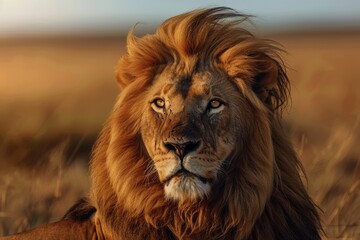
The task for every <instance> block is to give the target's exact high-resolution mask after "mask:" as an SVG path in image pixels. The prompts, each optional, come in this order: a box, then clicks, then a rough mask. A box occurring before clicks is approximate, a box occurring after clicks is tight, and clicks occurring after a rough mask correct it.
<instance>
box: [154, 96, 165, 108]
mask: <svg viewBox="0 0 360 240" xmlns="http://www.w3.org/2000/svg"><path fill="white" fill-rule="evenodd" d="M151 105H152V106H153V108H156V109H163V108H165V101H164V100H163V99H161V98H155V99H154V100H153V101H152V102H151Z"/></svg>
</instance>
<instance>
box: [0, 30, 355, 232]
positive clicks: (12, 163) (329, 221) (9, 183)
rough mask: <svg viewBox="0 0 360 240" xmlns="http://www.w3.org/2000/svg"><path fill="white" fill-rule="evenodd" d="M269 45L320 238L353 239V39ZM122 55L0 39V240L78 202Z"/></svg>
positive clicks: (61, 42) (89, 46)
mask: <svg viewBox="0 0 360 240" xmlns="http://www.w3.org/2000/svg"><path fill="white" fill-rule="evenodd" d="M273 38H275V39H276V40H278V41H279V42H280V43H282V44H283V45H284V47H285V49H286V50H287V51H288V54H287V55H285V56H284V57H285V61H286V62H287V63H288V65H289V67H290V68H291V69H289V75H290V78H291V80H292V83H293V84H292V86H293V87H292V96H293V102H292V105H291V106H289V110H288V111H287V112H285V114H284V115H285V118H286V119H287V122H288V126H289V130H290V132H291V136H292V138H293V140H294V143H295V145H296V147H297V149H298V151H299V154H300V156H301V158H302V160H303V163H304V166H305V168H306V171H307V175H308V186H309V191H310V193H311V195H312V196H313V197H314V199H315V201H316V202H317V203H318V204H319V206H320V207H321V208H322V209H323V211H324V213H323V219H324V226H325V230H326V232H327V233H328V237H329V238H330V239H360V227H359V224H360V217H359V216H360V196H359V194H360V148H359V146H360V144H359V143H360V126H359V121H360V94H359V93H358V92H359V91H360V64H359V63H360V34H357V33H348V34H340V33H332V34H323V35H321V34H316V35H313V34H293V35H289V34H288V35H281V36H280V35H277V36H273ZM124 47H125V46H124V39H122V38H83V39H81V38H78V39H53V40H49V39H48V40H17V41H14V40H0V174H1V175H0V236H1V235H2V234H7V233H10V232H15V231H19V230H23V229H27V228H29V227H34V226H36V225H38V224H41V223H44V222H48V221H53V220H56V219H58V218H59V217H60V216H61V215H62V214H63V213H64V212H65V210H66V209H67V208H68V207H69V206H70V205H71V203H72V202H73V201H74V200H75V199H76V198H78V197H79V196H81V195H83V194H85V193H86V190H87V188H88V177H87V170H86V167H85V166H86V159H87V154H88V152H89V151H90V146H91V144H92V142H93V141H94V139H95V137H96V134H97V133H98V131H99V130H100V129H101V126H102V123H103V122H104V121H105V119H106V117H107V116H108V115H109V112H110V111H111V107H112V105H113V103H114V101H115V99H116V94H117V92H118V89H117V86H116V82H115V79H114V77H113V75H114V74H113V72H114V65H115V64H116V62H117V60H118V58H119V57H120V55H121V54H122V53H123V52H124ZM84 143H86V144H84ZM69 149H70V150H69ZM78 152H82V153H83V154H77V153H78ZM79 158H80V160H79V161H75V160H73V159H79ZM69 159H70V160H69ZM81 159H85V160H84V161H81ZM69 162H74V163H73V164H72V165H71V167H70V168H68V167H67V166H68V165H69ZM74 183H76V184H74Z"/></svg>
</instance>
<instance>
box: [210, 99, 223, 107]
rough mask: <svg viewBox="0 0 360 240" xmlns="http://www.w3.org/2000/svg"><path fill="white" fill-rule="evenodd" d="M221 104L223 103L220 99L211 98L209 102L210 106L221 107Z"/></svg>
mask: <svg viewBox="0 0 360 240" xmlns="http://www.w3.org/2000/svg"><path fill="white" fill-rule="evenodd" d="M221 105H222V103H221V102H220V101H219V100H211V101H210V103H209V107H210V108H219V107H221Z"/></svg>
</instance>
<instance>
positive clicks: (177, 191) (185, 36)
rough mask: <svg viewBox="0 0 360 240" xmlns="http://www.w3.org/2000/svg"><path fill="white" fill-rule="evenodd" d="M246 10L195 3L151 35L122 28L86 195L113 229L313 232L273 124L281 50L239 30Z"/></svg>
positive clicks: (290, 156) (148, 234)
mask: <svg viewBox="0 0 360 240" xmlns="http://www.w3.org/2000/svg"><path fill="white" fill-rule="evenodd" d="M246 18H247V17H246V16H244V15H241V14H239V13H237V12H235V11H233V10H231V9H226V8H213V9H204V10H197V11H194V12H190V13H186V14H182V15H179V16H176V17H173V18H171V19H169V20H167V21H165V22H164V23H163V24H162V25H161V26H159V28H158V29H157V31H156V33H155V34H154V35H145V36H143V37H141V38H137V37H135V36H134V34H133V32H130V34H129V36H128V51H127V53H126V54H125V55H124V56H123V57H122V58H121V60H120V61H119V64H118V66H117V78H118V82H119V84H120V86H121V89H122V92H121V95H120V98H119V99H118V102H117V104H116V106H115V108H114V112H113V114H112V117H111V119H110V120H109V123H108V124H107V127H106V128H105V130H104V131H103V134H102V137H101V138H100V140H99V141H98V146H97V148H96V149H95V151H94V157H93V160H92V181H93V187H92V200H93V202H94V205H95V206H96V208H97V210H98V213H97V217H98V219H100V220H99V221H100V222H102V225H105V226H106V229H107V230H106V231H108V232H110V233H109V234H110V235H111V236H117V237H119V236H122V237H125V238H128V239H142V238H144V237H145V238H149V239H152V237H153V238H154V239H162V238H164V237H166V238H171V237H174V238H191V239H197V238H200V237H202V236H205V237H206V236H210V237H211V239H220V238H224V239H233V238H234V239H242V238H243V237H249V236H253V237H254V238H256V236H257V237H261V236H263V237H265V236H267V237H270V238H271V236H273V237H274V238H275V237H279V236H282V235H277V233H276V230H275V227H273V226H272V227H270V225H271V221H273V220H275V221H278V223H279V226H281V227H284V228H286V227H288V228H289V229H290V228H294V229H296V230H293V231H292V232H291V231H290V230H286V231H288V232H291V234H293V233H294V232H297V231H298V228H299V229H303V228H304V226H307V224H308V223H304V222H306V221H310V225H312V227H309V229H310V230H308V232H316V229H317V227H318V218H317V214H316V211H315V209H314V206H313V204H312V202H311V200H310V199H309V197H308V195H307V194H306V191H305V189H304V187H303V184H302V182H301V179H300V177H299V173H298V169H299V168H298V167H299V165H298V164H299V163H298V160H297V159H296V154H295V153H294V151H293V150H292V147H291V145H290V144H289V142H288V141H286V138H285V137H284V136H283V135H282V134H281V131H280V130H279V129H280V128H279V125H278V120H279V118H278V116H279V114H278V113H279V109H280V108H281V106H283V104H284V103H285V102H286V100H287V96H288V92H289V81H288V79H287V76H286V74H285V70H284V67H283V63H282V60H281V58H280V57H279V51H280V49H279V47H278V46H277V45H276V44H275V43H274V42H272V41H268V40H263V39H258V38H256V37H254V36H253V35H252V34H251V33H249V32H247V31H246V30H244V29H242V28H240V27H239V26H238V24H239V23H240V22H242V21H244V20H246ZM274 199H275V200H274ZM279 199H280V200H279ZM274 201H275V202H274ZM276 201H278V202H276ZM281 201H283V202H281ZM280 202H281V203H280ZM282 204H285V205H283V206H282ZM275 205H276V207H275ZM279 206H280V208H279ZM272 208H274V209H272ZM303 210H307V211H309V213H308V214H305V215H306V217H302V219H301V220H299V219H297V220H294V219H292V218H293V217H294V218H301V217H299V216H300V215H301V214H303V213H297V211H303ZM288 214H290V215H288ZM120 216H121V217H120ZM288 218H291V219H292V220H289V219H288ZM291 221H294V226H290V225H291V224H292V223H291ZM154 229H155V230H154ZM305 232H306V231H305ZM291 234H290V235H289V234H288V235H284V237H285V238H286V237H287V236H291ZM170 236H171V237H170ZM302 236H308V234H307V233H306V234H304V235H302ZM285 238H284V239H285Z"/></svg>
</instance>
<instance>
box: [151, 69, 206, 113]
mask: <svg viewBox="0 0 360 240" xmlns="http://www.w3.org/2000/svg"><path fill="white" fill-rule="evenodd" d="M156 85H157V86H156V87H155V88H158V87H160V91H159V92H157V94H158V95H160V96H162V97H164V98H165V100H166V101H167V102H168V104H169V106H170V107H171V110H172V111H173V112H181V111H183V110H184V108H185V105H188V104H190V103H195V102H196V104H197V105H200V106H199V107H201V104H202V102H203V101H204V102H206V98H207V97H208V96H209V95H210V94H211V85H212V78H211V75H210V74H209V73H208V72H200V73H194V74H191V75H190V74H179V75H177V76H172V77H169V75H167V74H166V75H163V76H161V77H160V78H159V79H158V82H157V84H156Z"/></svg>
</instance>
